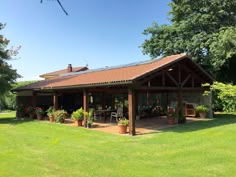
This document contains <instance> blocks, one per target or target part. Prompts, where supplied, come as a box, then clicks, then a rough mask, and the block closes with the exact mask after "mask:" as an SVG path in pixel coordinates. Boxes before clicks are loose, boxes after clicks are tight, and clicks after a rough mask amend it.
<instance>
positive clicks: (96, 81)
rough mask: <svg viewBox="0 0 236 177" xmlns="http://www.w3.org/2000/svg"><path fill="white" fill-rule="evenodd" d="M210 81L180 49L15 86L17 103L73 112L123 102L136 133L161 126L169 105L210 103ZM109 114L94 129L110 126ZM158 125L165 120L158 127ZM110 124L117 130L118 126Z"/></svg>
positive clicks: (132, 131) (113, 107) (111, 107)
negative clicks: (207, 94) (154, 57)
mask: <svg viewBox="0 0 236 177" xmlns="http://www.w3.org/2000/svg"><path fill="white" fill-rule="evenodd" d="M206 82H208V83H211V82H212V78H211V76H210V75H209V74H208V73H206V72H205V71H204V70H203V69H202V68H201V67H200V66H199V65H197V64H196V63H195V62H193V61H192V59H191V58H190V57H189V56H187V55H185V54H179V55H172V56H168V57H165V58H162V59H157V60H149V61H145V62H140V63H134V64H130V65H124V66H119V67H111V68H104V69H98V70H88V71H83V72H79V73H67V74H65V75H63V76H60V77H57V78H55V79H50V80H45V81H40V82H37V83H34V84H31V85H28V86H25V87H21V88H17V89H15V91H16V92H17V104H22V103H23V104H24V105H33V106H34V107H37V106H41V107H48V106H51V105H53V107H54V109H55V110H57V109H65V110H67V111H68V112H69V113H71V112H72V111H74V110H76V109H78V108H80V107H83V109H84V110H85V111H88V110H89V109H94V110H95V111H98V110H107V112H110V111H111V110H112V111H115V110H117V108H118V107H122V109H123V115H124V117H126V118H128V119H129V134H130V135H135V134H138V133H142V132H148V130H149V129H150V130H153V129H159V128H160V127H163V125H164V124H163V123H164V122H165V120H164V118H162V116H163V115H164V114H165V113H164V112H165V110H167V108H168V107H173V108H175V109H176V111H177V113H179V112H180V111H181V110H182V109H185V105H186V103H194V104H205V105H208V106H209V108H211V98H210V97H203V96H202V93H203V91H204V90H203V88H202V87H201V84H203V83H206ZM185 113H186V110H185ZM107 114H108V113H105V114H103V116H102V117H103V119H101V120H103V121H102V122H100V123H99V124H96V123H95V127H94V129H96V128H100V129H101V128H102V127H103V129H104V131H105V130H106V127H111V124H110V115H107ZM186 116H188V115H186ZM209 117H211V112H210V114H209ZM96 125H97V126H96ZM158 125H162V126H160V127H159V128H158ZM145 126H146V128H144V127H145ZM148 127H149V128H148ZM152 127H153V128H152ZM164 127H165V126H164ZM112 129H113V130H114V132H115V131H116V130H115V129H116V126H114V127H113V128H112ZM116 132H117V131H116Z"/></svg>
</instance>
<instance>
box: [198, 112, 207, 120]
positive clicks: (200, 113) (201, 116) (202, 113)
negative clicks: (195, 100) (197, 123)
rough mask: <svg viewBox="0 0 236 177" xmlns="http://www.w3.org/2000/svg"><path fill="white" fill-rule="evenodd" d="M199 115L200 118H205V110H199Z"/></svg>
mask: <svg viewBox="0 0 236 177" xmlns="http://www.w3.org/2000/svg"><path fill="white" fill-rule="evenodd" d="M199 116H200V118H201V119H205V118H206V116H207V113H206V112H199Z"/></svg>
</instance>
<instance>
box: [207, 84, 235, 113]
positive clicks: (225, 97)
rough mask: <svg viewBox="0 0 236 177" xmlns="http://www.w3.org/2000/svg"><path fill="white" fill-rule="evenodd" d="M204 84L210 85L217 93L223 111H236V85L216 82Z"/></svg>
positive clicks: (214, 92)
mask: <svg viewBox="0 0 236 177" xmlns="http://www.w3.org/2000/svg"><path fill="white" fill-rule="evenodd" d="M203 86H206V87H210V90H211V91H212V92H213V94H216V95H217V98H218V99H219V102H220V103H221V104H222V107H223V111H225V112H234V111H236V85H232V84H224V83H221V82H214V83H213V84H212V85H209V84H204V85H203ZM204 94H209V91H206V92H205V93H204Z"/></svg>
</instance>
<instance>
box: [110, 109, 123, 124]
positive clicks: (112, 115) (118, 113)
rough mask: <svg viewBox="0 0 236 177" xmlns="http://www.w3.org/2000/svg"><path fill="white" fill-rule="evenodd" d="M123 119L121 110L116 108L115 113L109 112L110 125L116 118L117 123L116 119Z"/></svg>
mask: <svg viewBox="0 0 236 177" xmlns="http://www.w3.org/2000/svg"><path fill="white" fill-rule="evenodd" d="M122 117H123V108H122V107H119V108H117V112H111V118H110V123H111V122H112V119H113V118H116V122H118V118H122Z"/></svg>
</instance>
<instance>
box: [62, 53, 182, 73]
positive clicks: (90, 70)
mask: <svg viewBox="0 0 236 177" xmlns="http://www.w3.org/2000/svg"><path fill="white" fill-rule="evenodd" d="M175 55H182V56H181V57H183V56H186V53H181V54H175ZM175 55H169V56H160V57H157V58H154V59H149V60H144V61H138V62H133V63H129V64H123V65H117V66H110V67H103V68H97V69H89V70H86V71H80V72H70V73H64V74H60V76H75V75H80V74H86V73H91V72H98V71H107V70H112V69H119V68H126V67H131V66H139V65H144V64H148V63H154V62H156V61H159V60H162V59H165V58H166V57H170V56H175Z"/></svg>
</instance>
